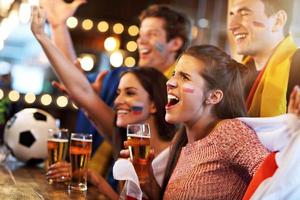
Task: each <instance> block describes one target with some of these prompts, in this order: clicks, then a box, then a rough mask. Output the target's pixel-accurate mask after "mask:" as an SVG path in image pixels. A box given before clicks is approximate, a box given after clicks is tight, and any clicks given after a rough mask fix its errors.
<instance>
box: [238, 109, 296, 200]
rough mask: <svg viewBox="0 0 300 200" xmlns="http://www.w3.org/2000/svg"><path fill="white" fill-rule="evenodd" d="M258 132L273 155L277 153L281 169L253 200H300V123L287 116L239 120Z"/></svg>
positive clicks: (291, 116) (256, 192) (257, 190)
mask: <svg viewBox="0 0 300 200" xmlns="http://www.w3.org/2000/svg"><path fill="white" fill-rule="evenodd" d="M238 119H239V120H241V121H243V122H244V123H246V124H247V125H249V126H250V127H251V128H252V129H254V130H255V132H256V134H257V136H258V138H259V140H260V141H261V142H262V143H263V144H264V146H265V147H267V148H268V149H269V150H270V151H278V153H276V157H275V161H276V164H277V166H278V169H277V170H276V172H275V173H274V175H273V176H272V177H270V178H267V179H265V180H264V181H263V182H262V183H261V184H260V185H259V187H258V188H257V189H256V191H255V193H254V194H253V196H252V197H251V200H258V199H260V200H261V199H264V200H279V199H284V200H285V199H289V200H299V199H300V119H299V118H297V117H296V116H295V115H292V114H286V115H280V116H278V117H266V118H238Z"/></svg>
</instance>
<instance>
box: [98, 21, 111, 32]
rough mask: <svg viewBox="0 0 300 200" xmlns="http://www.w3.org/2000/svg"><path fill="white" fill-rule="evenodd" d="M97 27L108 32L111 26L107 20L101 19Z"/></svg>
mask: <svg viewBox="0 0 300 200" xmlns="http://www.w3.org/2000/svg"><path fill="white" fill-rule="evenodd" d="M97 28H98V30H99V31H100V32H106V31H107V30H108V28H109V25H108V23H107V22H106V21H101V22H99V23H98V25H97Z"/></svg>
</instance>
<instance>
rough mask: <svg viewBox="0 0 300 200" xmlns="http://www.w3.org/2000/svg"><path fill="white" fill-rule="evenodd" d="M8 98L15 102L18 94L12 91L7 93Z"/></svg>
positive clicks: (18, 96) (18, 97)
mask: <svg viewBox="0 0 300 200" xmlns="http://www.w3.org/2000/svg"><path fill="white" fill-rule="evenodd" d="M8 98H9V99H10V100H11V101H13V102H16V101H18V100H19V99H20V93H19V92H18V91H16V90H12V91H10V92H9V93H8Z"/></svg>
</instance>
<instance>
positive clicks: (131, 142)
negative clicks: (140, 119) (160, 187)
mask: <svg viewBox="0 0 300 200" xmlns="http://www.w3.org/2000/svg"><path fill="white" fill-rule="evenodd" d="M127 145H128V148H129V151H130V159H131V161H132V163H133V166H134V168H135V171H136V173H137V175H138V177H139V181H140V183H144V182H145V181H146V178H147V177H148V165H149V152H150V126H149V124H129V125H128V126H127Z"/></svg>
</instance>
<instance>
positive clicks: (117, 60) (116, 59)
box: [109, 51, 123, 67]
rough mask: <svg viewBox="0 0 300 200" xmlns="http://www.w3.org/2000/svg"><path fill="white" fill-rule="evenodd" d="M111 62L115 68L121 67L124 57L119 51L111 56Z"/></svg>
mask: <svg viewBox="0 0 300 200" xmlns="http://www.w3.org/2000/svg"><path fill="white" fill-rule="evenodd" d="M109 61H110V64H111V65H112V66H113V67H120V66H121V65H122V63H123V55H122V54H121V52H119V51H116V52H113V53H112V54H111V55H110V58H109Z"/></svg>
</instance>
